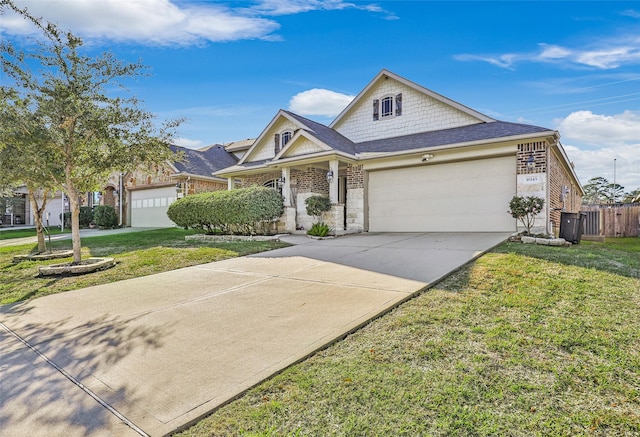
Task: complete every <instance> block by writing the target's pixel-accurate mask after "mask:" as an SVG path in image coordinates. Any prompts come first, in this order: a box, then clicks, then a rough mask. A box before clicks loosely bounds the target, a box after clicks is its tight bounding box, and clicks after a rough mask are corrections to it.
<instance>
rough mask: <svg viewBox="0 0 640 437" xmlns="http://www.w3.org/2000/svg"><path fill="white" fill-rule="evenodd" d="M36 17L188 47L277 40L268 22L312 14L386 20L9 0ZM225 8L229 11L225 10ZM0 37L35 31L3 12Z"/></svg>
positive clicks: (323, 5) (302, 1)
mask: <svg viewBox="0 0 640 437" xmlns="http://www.w3.org/2000/svg"><path fill="white" fill-rule="evenodd" d="M14 1H15V3H16V4H17V5H18V7H20V8H23V7H27V8H28V10H29V11H30V12H31V13H32V14H33V15H34V16H36V17H43V19H44V20H45V21H49V22H52V23H56V24H57V25H58V26H60V28H61V29H63V30H66V29H70V30H71V31H72V32H73V33H75V34H77V35H79V36H82V37H84V38H86V39H93V38H95V39H109V40H113V41H130V42H136V43H141V44H158V45H188V44H198V43H203V42H222V41H237V40H244V39H265V40H277V39H279V37H278V36H277V35H275V34H274V32H276V31H277V30H278V29H279V28H280V24H279V23H278V22H276V21H275V20H273V19H272V18H266V17H272V16H277V15H291V14H298V13H302V12H308V11H312V10H343V9H348V8H352V9H359V10H364V11H370V12H375V13H384V14H387V18H396V17H395V16H393V14H391V13H389V12H387V11H384V10H383V9H381V8H379V7H378V6H376V5H373V4H366V5H359V4H355V3H349V2H345V1H343V0H262V1H259V2H257V4H255V5H254V6H252V7H248V8H246V7H245V8H240V7H233V6H234V5H235V4H236V3H235V2H231V1H228V2H194V3H187V2H179V1H177V0H99V1H96V0H46V1H44V0H14ZM227 4H228V5H230V6H228V5H227ZM0 33H6V34H14V35H28V34H33V33H35V29H34V28H33V27H32V26H30V25H29V24H28V23H27V22H26V21H25V20H24V19H22V18H21V17H19V16H16V15H15V14H13V12H7V13H6V15H4V16H3V17H2V22H1V24H0Z"/></svg>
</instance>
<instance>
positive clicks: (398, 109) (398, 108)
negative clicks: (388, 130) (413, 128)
mask: <svg viewBox="0 0 640 437" xmlns="http://www.w3.org/2000/svg"><path fill="white" fill-rule="evenodd" d="M400 115H402V93H400V94H398V95H397V96H396V117H398V116H400Z"/></svg>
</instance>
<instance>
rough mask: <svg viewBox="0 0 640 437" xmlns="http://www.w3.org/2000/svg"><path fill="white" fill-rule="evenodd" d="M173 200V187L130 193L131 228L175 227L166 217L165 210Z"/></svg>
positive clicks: (174, 190)
mask: <svg viewBox="0 0 640 437" xmlns="http://www.w3.org/2000/svg"><path fill="white" fill-rule="evenodd" d="M175 200H176V188H175V187H174V186H170V187H163V188H151V189H148V190H135V191H131V227H133V228H146V227H152V228H165V227H171V226H175V223H173V222H172V221H171V220H169V217H167V209H168V208H169V205H171V204H172V203H173V202H175Z"/></svg>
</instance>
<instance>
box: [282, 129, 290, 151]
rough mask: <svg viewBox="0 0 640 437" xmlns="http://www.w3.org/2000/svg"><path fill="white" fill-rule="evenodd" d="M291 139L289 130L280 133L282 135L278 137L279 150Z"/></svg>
mask: <svg viewBox="0 0 640 437" xmlns="http://www.w3.org/2000/svg"><path fill="white" fill-rule="evenodd" d="M291 137H293V132H291V131H290V130H287V131H284V132H282V135H280V141H281V148H282V147H284V146H285V145H286V144H287V143H288V142H289V140H291Z"/></svg>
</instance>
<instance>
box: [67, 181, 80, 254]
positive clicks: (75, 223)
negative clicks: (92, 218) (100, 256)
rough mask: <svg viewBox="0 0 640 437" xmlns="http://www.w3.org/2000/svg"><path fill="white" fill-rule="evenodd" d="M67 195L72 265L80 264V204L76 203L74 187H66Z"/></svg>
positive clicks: (76, 197) (76, 193) (76, 192)
mask: <svg viewBox="0 0 640 437" xmlns="http://www.w3.org/2000/svg"><path fill="white" fill-rule="evenodd" d="M67 195H68V197H69V207H70V209H71V243H72V245H73V264H80V261H81V260H82V258H81V255H80V251H81V249H82V246H81V242H80V202H79V201H78V191H77V190H76V188H75V187H74V186H68V188H67Z"/></svg>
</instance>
